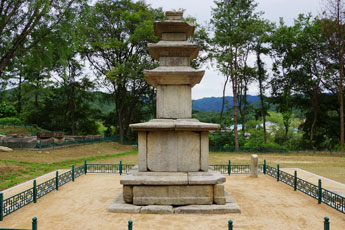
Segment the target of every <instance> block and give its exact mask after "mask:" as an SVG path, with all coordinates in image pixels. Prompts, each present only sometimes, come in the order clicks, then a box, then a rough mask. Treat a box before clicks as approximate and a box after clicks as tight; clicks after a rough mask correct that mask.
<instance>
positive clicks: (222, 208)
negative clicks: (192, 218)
mask: <svg viewBox="0 0 345 230" xmlns="http://www.w3.org/2000/svg"><path fill="white" fill-rule="evenodd" d="M174 212H175V213H178V214H225V213H241V209H240V207H239V206H238V205H237V204H236V203H229V204H225V205H215V204H212V205H188V206H183V207H178V208H175V210H174Z"/></svg>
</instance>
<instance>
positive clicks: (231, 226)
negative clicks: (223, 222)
mask: <svg viewBox="0 0 345 230" xmlns="http://www.w3.org/2000/svg"><path fill="white" fill-rule="evenodd" d="M233 227H234V226H233V223H232V220H229V221H228V230H233Z"/></svg>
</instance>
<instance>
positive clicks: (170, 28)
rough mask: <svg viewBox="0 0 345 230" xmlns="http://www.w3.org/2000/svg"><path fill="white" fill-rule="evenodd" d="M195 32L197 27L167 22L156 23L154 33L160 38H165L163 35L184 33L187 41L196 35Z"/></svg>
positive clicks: (171, 21) (185, 23)
mask: <svg viewBox="0 0 345 230" xmlns="http://www.w3.org/2000/svg"><path fill="white" fill-rule="evenodd" d="M194 30H195V25H193V24H191V23H189V22H184V21H175V20H166V21H163V22H155V23H154V32H155V34H156V35H157V36H158V37H160V38H163V36H162V35H163V33H184V34H186V40H187V38H189V37H190V36H192V35H193V34H194Z"/></svg>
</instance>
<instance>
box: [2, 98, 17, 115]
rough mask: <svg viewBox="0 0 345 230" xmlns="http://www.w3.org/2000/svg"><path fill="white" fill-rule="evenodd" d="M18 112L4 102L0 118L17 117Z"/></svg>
mask: <svg viewBox="0 0 345 230" xmlns="http://www.w3.org/2000/svg"><path fill="white" fill-rule="evenodd" d="M16 114H17V111H16V109H15V108H14V106H13V105H10V104H7V103H6V102H2V103H1V104H0V118H3V117H14V116H16Z"/></svg>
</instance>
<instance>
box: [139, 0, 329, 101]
mask: <svg viewBox="0 0 345 230" xmlns="http://www.w3.org/2000/svg"><path fill="white" fill-rule="evenodd" d="M145 1H146V3H148V4H150V5H151V6H152V7H153V8H158V7H162V8H163V10H164V11H168V10H178V9H181V8H182V9H185V13H184V16H187V15H190V16H193V17H195V18H196V19H197V21H198V23H199V24H204V25H205V24H206V23H207V22H209V21H210V18H211V9H212V8H213V7H215V4H214V2H213V0H145ZM256 2H257V3H258V7H257V9H258V11H263V12H264V15H263V17H264V18H266V19H269V20H270V21H272V22H276V23H278V22H279V18H280V17H282V18H283V19H284V21H285V22H286V24H288V25H293V22H294V19H295V18H297V16H298V14H300V13H312V14H313V15H314V16H316V15H318V14H320V12H321V3H322V0H256ZM204 69H205V70H206V73H205V76H204V78H203V80H202V81H201V83H200V84H198V85H196V86H194V88H193V90H192V98H193V99H200V98H203V97H221V96H222V88H223V84H224V77H223V76H222V75H221V74H219V73H218V72H217V70H216V69H215V68H212V67H208V68H206V67H204ZM249 94H251V95H257V94H258V87H257V85H256V84H253V85H251V86H250V87H249ZM226 95H227V96H231V95H232V93H231V85H229V84H228V86H227V90H226Z"/></svg>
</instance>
